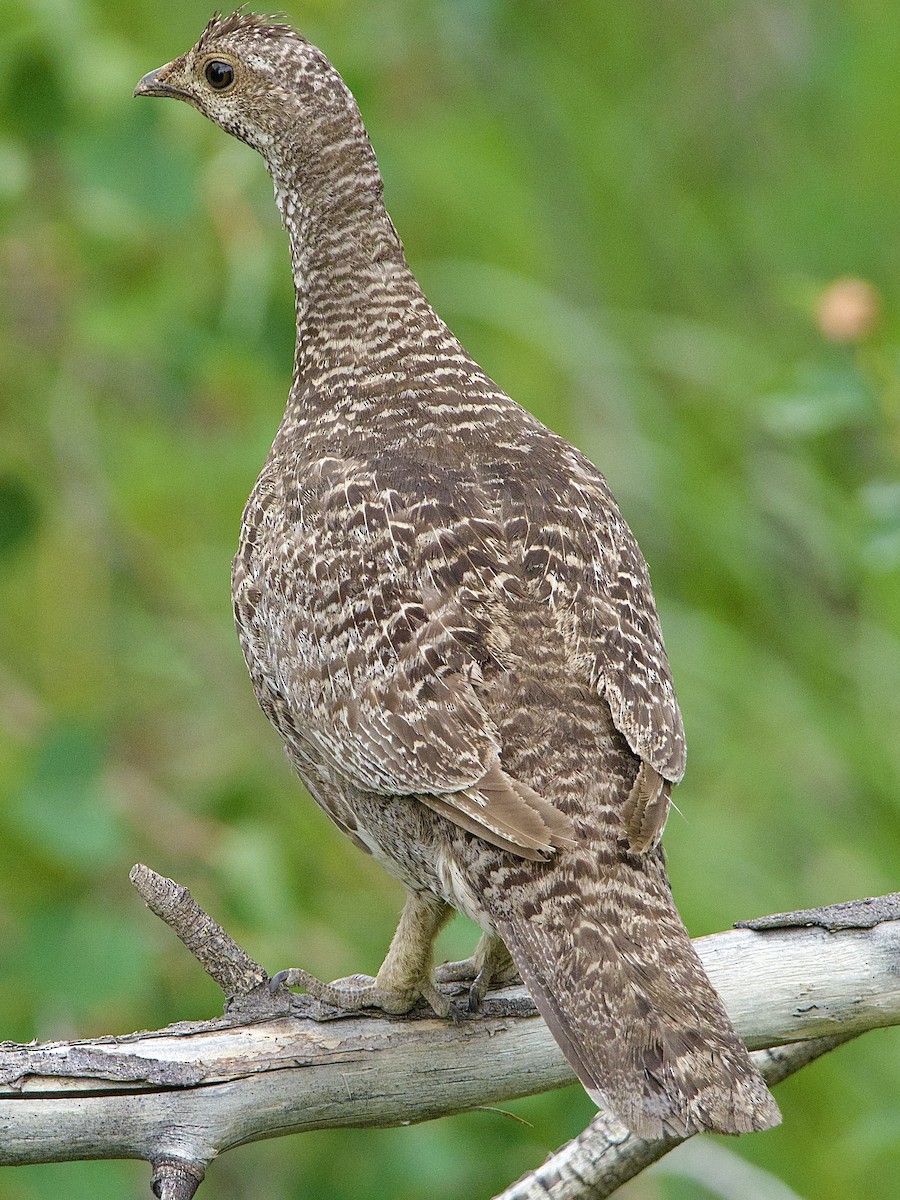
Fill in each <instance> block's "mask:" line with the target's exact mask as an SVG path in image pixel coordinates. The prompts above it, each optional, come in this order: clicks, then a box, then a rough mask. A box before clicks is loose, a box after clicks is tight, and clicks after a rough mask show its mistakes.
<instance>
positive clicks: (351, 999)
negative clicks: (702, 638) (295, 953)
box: [271, 892, 453, 1017]
mask: <svg viewBox="0 0 900 1200" xmlns="http://www.w3.org/2000/svg"><path fill="white" fill-rule="evenodd" d="M452 911H453V910H452V909H451V907H450V905H449V904H446V903H445V902H444V901H443V900H439V899H438V897H437V896H434V895H432V894H431V893H430V892H409V893H407V897H406V903H405V904H404V906H403V912H402V914H401V916H400V923H399V925H398V926H397V929H396V932H395V933H394V936H393V938H392V939H391V945H390V948H389V950H388V952H387V955H386V956H385V959H384V962H383V963H382V964H381V968H380V969H379V971H378V974H377V975H376V976H375V978H374V979H373V978H372V976H371V975H350V976H348V977H347V978H346V979H336V980H335V981H334V982H333V983H323V982H322V981H321V980H320V979H316V978H315V977H314V976H312V975H309V974H307V972H306V971H304V970H302V969H300V968H298V967H292V968H290V969H288V970H287V971H279V972H278V974H277V975H275V976H274V977H273V978H272V981H271V986H272V987H273V988H275V987H278V986H279V984H284V985H285V986H286V987H302V988H303V989H304V991H306V992H308V993H309V994H310V995H311V996H315V998H316V999H317V1000H322V1001H323V1002H324V1003H325V1004H331V1005H333V1006H334V1007H335V1008H343V1009H347V1010H355V1009H358V1008H380V1009H382V1011H383V1012H386V1013H405V1012H409V1010H410V1009H411V1008H412V1006H413V1005H414V1004H415V1002H416V1001H417V1000H418V998H419V997H420V996H424V997H425V999H426V1000H427V1001H428V1003H429V1004H430V1005H431V1007H432V1008H433V1009H434V1011H435V1012H436V1013H437V1014H438V1016H440V1017H446V1016H449V1015H450V1012H451V1010H452V1006H451V1003H450V1000H449V999H448V998H447V997H446V996H445V995H444V994H443V993H442V992H440V991H438V989H437V987H436V986H435V982H434V973H433V970H432V963H433V952H434V939H435V938H436V937H437V935H438V933H439V932H440V929H441V927H442V926H443V925H444V924H445V922H446V921H447V919H448V918H449V917H450V915H451V913H452Z"/></svg>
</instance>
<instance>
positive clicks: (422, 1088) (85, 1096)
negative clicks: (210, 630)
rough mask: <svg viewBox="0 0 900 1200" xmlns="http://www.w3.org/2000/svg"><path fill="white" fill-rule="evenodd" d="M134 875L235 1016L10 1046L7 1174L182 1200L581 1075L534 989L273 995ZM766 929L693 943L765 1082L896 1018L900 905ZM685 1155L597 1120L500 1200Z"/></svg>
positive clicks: (872, 904) (605, 1191)
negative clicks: (138, 1181)
mask: <svg viewBox="0 0 900 1200" xmlns="http://www.w3.org/2000/svg"><path fill="white" fill-rule="evenodd" d="M132 878H133V881H134V882H135V885H136V886H137V887H138V890H139V891H140V892H141V894H142V895H143V896H144V899H145V900H146V901H147V903H148V904H149V905H150V907H151V908H152V909H153V910H154V911H155V912H157V913H158V914H159V915H160V916H161V917H162V918H163V920H165V921H166V922H167V923H168V924H169V925H170V926H171V927H172V928H173V929H174V930H175V931H176V932H177V933H178V935H179V937H181V938H182V940H183V941H184V942H185V944H186V945H187V946H188V947H189V949H191V951H192V953H193V954H194V955H195V957H196V958H197V959H198V961H199V962H200V963H201V965H202V966H203V967H204V969H205V970H207V971H208V972H209V974H210V975H212V977H213V978H214V979H215V980H216V982H217V983H219V985H220V986H221V987H223V989H224V990H226V991H227V992H230V993H231V998H230V999H229V1001H228V1003H227V1004H226V1009H225V1013H224V1015H223V1016H222V1017H219V1018H217V1019H215V1020H212V1021H206V1022H198V1023H181V1024H177V1025H173V1026H169V1027H168V1028H167V1029H162V1030H159V1031H156V1032H153V1033H136V1034H129V1035H127V1036H124V1037H109V1038H99V1039H95V1040H92V1041H76V1042H55V1043H48V1044H44V1045H35V1044H31V1045H24V1046H23V1045H16V1044H13V1043H3V1044H0V1165H8V1164H18V1163H35V1162H57V1161H65V1160H71V1159H78V1158H121V1157H135V1158H145V1159H147V1160H148V1161H150V1162H151V1163H152V1164H153V1168H154V1175H153V1187H154V1191H155V1193H156V1194H157V1195H158V1196H162V1197H168V1200H186V1198H189V1197H190V1196H192V1195H193V1194H194V1191H195V1190H196V1188H197V1186H198V1185H199V1183H200V1181H201V1180H202V1178H203V1172H204V1171H205V1169H206V1167H207V1166H208V1164H209V1163H210V1162H211V1161H212V1159H213V1158H215V1156H216V1155H217V1154H220V1153H222V1152H223V1151H225V1150H227V1149H230V1148H231V1147H233V1146H236V1145H239V1144H242V1143H244V1142H248V1141H253V1140H256V1139H258V1138H262V1137H272V1136H274V1135H277V1134H284V1133H294V1132H300V1131H303V1130H308V1129H323V1128H334V1127H343V1126H387V1125H398V1124H403V1123H408V1122H415V1121H424V1120H428V1119H430V1118H432V1117H437V1116H443V1115H446V1114H448V1113H453V1112H460V1111H462V1110H464V1109H467V1108H472V1107H475V1106H478V1105H484V1104H492V1103H496V1102H498V1101H502V1100H508V1099H511V1098H513V1097H517V1096H525V1095H531V1094H532V1093H535V1092H539V1091H544V1090H547V1089H549V1088H554V1087H560V1086H562V1085H563V1084H566V1083H568V1082H570V1081H571V1079H572V1075H571V1072H570V1070H569V1067H568V1066H567V1064H566V1062H565V1060H564V1058H563V1057H562V1054H561V1052H560V1051H559V1050H558V1048H557V1046H556V1044H555V1042H554V1041H553V1039H552V1038H551V1037H550V1034H549V1033H548V1031H547V1029H546V1027H545V1026H544V1024H543V1022H542V1021H541V1020H540V1019H539V1018H538V1017H537V1016H536V1013H535V1009H534V1006H533V1005H532V1003H531V1001H530V999H529V998H528V995H527V993H526V992H525V991H524V989H522V988H507V989H504V990H503V991H500V992H497V993H493V994H491V995H489V996H488V998H487V1000H486V1002H485V1007H484V1011H483V1012H482V1013H481V1014H479V1015H478V1016H477V1017H474V1018H468V1019H466V1018H463V1019H461V1020H460V1021H458V1022H456V1023H450V1022H445V1021H440V1020H437V1019H435V1018H434V1016H433V1015H432V1014H430V1013H429V1012H426V1011H424V1010H421V1009H420V1010H417V1011H414V1012H413V1013H412V1014H410V1016H409V1017H405V1018H387V1017H384V1016H383V1015H381V1014H379V1015H365V1014H356V1015H349V1016H348V1015H347V1014H344V1013H339V1012H337V1011H336V1010H328V1009H326V1008H325V1007H324V1006H323V1005H321V1004H319V1003H318V1002H317V1001H315V1000H313V999H311V998H309V997H307V996H293V995H290V994H288V993H286V992H284V991H283V990H279V991H278V992H276V993H274V994H273V993H272V992H271V991H270V989H269V987H268V982H267V979H268V977H267V976H266V973H265V971H264V970H263V969H262V967H260V966H259V965H258V964H257V963H255V962H253V960H252V959H250V958H249V956H247V955H246V954H245V953H244V952H243V951H242V950H241V949H240V947H238V946H237V945H236V944H235V943H234V942H233V940H232V939H231V938H230V937H229V936H228V934H226V933H225V932H224V930H222V929H221V927H220V926H219V925H217V924H216V923H215V921H213V920H212V919H211V918H210V917H209V916H208V915H207V914H206V913H204V912H203V910H202V909H201V908H200V907H199V906H198V905H197V904H196V903H195V902H194V901H193V899H192V898H191V896H190V894H189V893H188V892H187V890H186V889H184V888H179V887H178V885H176V884H174V883H172V881H170V880H165V879H163V878H162V877H161V876H158V875H156V874H155V873H154V872H152V871H149V870H148V869H147V868H145V867H138V868H135V871H134V872H132ZM751 924H753V923H751ZM758 924H759V923H757V925H758ZM762 924H763V925H765V928H759V927H755V928H742V929H734V930H729V931H727V932H725V933H720V934H715V935H713V936H711V937H707V938H701V939H699V940H698V941H697V943H696V945H697V949H698V951H699V953H700V955H701V957H702V959H703V961H704V965H705V966H706V969H707V970H708V972H709V974H710V976H711V978H712V980H713V983H714V984H715V985H716V987H717V988H718V990H719V991H720V993H721V994H722V996H723V999H724V1000H725V1004H726V1007H727V1008H728V1010H729V1012H730V1014H731V1016H732V1018H733V1020H734V1022H735V1024H736V1026H737V1029H738V1031H739V1032H740V1034H741V1035H742V1037H744V1039H745V1040H746V1041H747V1043H748V1045H749V1046H750V1047H751V1049H761V1048H764V1047H776V1046H785V1047H786V1048H785V1049H784V1050H779V1051H777V1052H775V1054H774V1055H773V1054H771V1053H770V1054H769V1055H768V1057H767V1058H766V1059H765V1060H764V1061H763V1062H762V1064H761V1065H762V1069H763V1072H764V1074H765V1075H766V1076H767V1078H769V1079H771V1080H772V1081H773V1082H775V1081H776V1080H777V1079H778V1078H783V1077H784V1076H785V1075H786V1074H790V1073H791V1072H792V1071H794V1070H796V1069H798V1068H799V1066H802V1065H804V1063H806V1062H809V1061H811V1059H812V1058H815V1057H817V1056H818V1055H819V1054H822V1053H824V1052H825V1051H826V1050H828V1049H831V1048H832V1047H833V1046H834V1045H837V1044H839V1043H840V1042H841V1041H844V1040H846V1039H847V1038H849V1037H852V1036H855V1035H856V1034H858V1033H862V1032H864V1031H865V1030H868V1029H873V1028H876V1027H878V1026H884V1025H893V1024H898V1023H900V895H893V896H889V897H882V898H880V899H879V900H877V901H861V902H856V903H854V904H852V905H836V906H833V907H832V908H828V909H823V910H815V911H814V912H810V913H805V914H804V913H801V914H796V913H795V914H786V915H781V916H779V917H778V918H767V919H766V920H765V921H764V922H763V923H762ZM788 1043H801V1044H799V1045H788ZM675 1144H677V1143H676V1142H675V1141H674V1140H672V1139H669V1140H666V1141H662V1142H642V1141H640V1140H639V1139H635V1138H632V1137H630V1136H629V1135H628V1134H627V1133H626V1131H625V1130H624V1129H622V1128H621V1126H618V1125H616V1123H615V1122H613V1121H611V1120H610V1119H609V1118H607V1117H605V1116H604V1115H603V1114H599V1115H598V1117H597V1118H596V1119H595V1120H594V1121H593V1122H592V1123H591V1125H590V1126H589V1127H588V1129H587V1130H585V1132H584V1133H583V1134H582V1135H581V1136H580V1137H579V1138H577V1139H576V1140H575V1142H572V1143H570V1144H569V1145H568V1146H566V1147H564V1148H563V1149H562V1150H561V1151H560V1152H558V1154H557V1155H555V1156H553V1158H552V1159H551V1160H550V1162H549V1163H548V1164H545V1167H544V1168H541V1169H539V1170H538V1171H536V1172H533V1173H532V1175H530V1176H528V1177H526V1179H525V1180H522V1181H521V1182H520V1183H519V1184H515V1185H513V1187H512V1188H510V1189H508V1190H507V1191H506V1192H505V1193H504V1194H503V1200H532V1198H536V1197H540V1198H541V1200H547V1198H548V1197H552V1198H553V1200H576V1198H577V1200H586V1198H587V1197H592V1198H599V1197H603V1196H607V1195H609V1194H610V1192H611V1191H612V1190H614V1188H615V1187H617V1186H618V1185H619V1184H620V1183H622V1182H624V1181H625V1179H628V1178H631V1177H632V1176H633V1175H634V1174H636V1173H637V1172H638V1171H640V1170H641V1169H643V1167H644V1166H646V1165H647V1164H648V1163H650V1162H652V1161H655V1160H656V1159H657V1158H659V1157H661V1156H662V1154H664V1153H666V1151H667V1150H669V1149H671V1148H672V1146H674V1145H675ZM579 1188H580V1189H581V1190H579ZM554 1189H555V1190H554ZM586 1189H587V1190H586Z"/></svg>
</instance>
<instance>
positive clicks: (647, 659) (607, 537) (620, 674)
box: [496, 435, 686, 851]
mask: <svg viewBox="0 0 900 1200" xmlns="http://www.w3.org/2000/svg"><path fill="white" fill-rule="evenodd" d="M551 437H552V439H553V441H554V442H555V443H556V453H555V454H554V455H552V456H547V461H548V462H549V463H551V464H552V466H551V467H549V468H548V469H547V471H546V474H545V477H544V479H543V480H542V484H541V486H540V487H539V488H535V487H533V486H529V484H528V482H527V474H526V472H525V471H524V470H523V469H522V468H523V466H524V464H520V465H519V467H518V468H516V467H515V466H514V467H513V469H512V470H511V471H509V472H508V473H507V474H506V477H505V478H503V479H502V480H498V481H497V483H496V488H497V492H498V494H499V495H500V496H502V500H501V512H502V514H503V526H504V529H505V531H506V533H507V537H515V538H516V539H517V540H518V541H519V543H520V544H521V546H522V563H523V568H522V573H523V578H524V580H525V582H526V583H527V585H528V586H529V587H530V588H531V589H532V590H533V592H534V593H535V594H536V595H537V596H538V597H539V598H541V599H543V600H545V601H546V602H547V603H548V604H550V605H551V606H552V607H553V608H554V610H555V611H556V612H557V614H558V617H559V620H560V622H561V624H562V626H563V627H564V628H565V627H568V629H569V631H570V633H569V639H570V644H571V646H572V656H573V659H574V660H576V661H577V663H578V664H579V669H581V667H582V666H583V668H584V669H586V670H587V672H588V674H589V676H590V679H591V682H592V684H593V686H594V687H596V689H597V690H598V691H599V692H600V693H601V694H602V696H603V697H604V699H605V700H606V703H607V704H608V705H609V709H610V712H611V714H612V718H613V722H614V724H615V726H616V728H617V729H618V730H619V732H620V733H621V734H622V735H623V736H624V738H625V740H626V741H627V743H628V745H629V747H630V749H631V750H632V752H633V753H634V754H635V755H636V756H637V757H638V758H639V759H640V760H641V767H640V770H639V772H638V775H637V778H636V779H635V782H634V786H633V788H632V790H631V794H630V795H629V797H628V798H627V801H626V804H625V807H624V810H623V818H624V820H625V823H626V829H627V832H628V836H629V840H630V842H631V845H632V848H633V849H635V850H638V851H643V850H647V849H650V848H652V847H653V846H654V845H656V844H657V842H658V841H659V838H660V837H661V835H662V830H663V827H664V825H665V822H666V817H667V815H668V809H669V793H670V791H671V786H672V784H674V783H677V782H678V781H679V780H680V779H681V777H682V776H683V774H684V768H685V758H686V747H685V738H684V727H683V725H682V719H681V711H680V709H679V706H678V701H677V699H676V697H675V689H674V686H673V684H672V676H671V673H670V671H669V663H668V658H667V656H666V650H665V646H664V644H663V637H662V630H661V629H660V624H659V617H658V615H657V611H656V604H655V602H654V599H653V592H652V589H651V586H650V578H649V574H648V571H647V564H646V562H645V561H644V557H643V555H642V554H641V551H640V549H639V548H638V546H637V543H636V542H635V540H634V537H633V535H632V533H631V531H630V529H629V528H628V526H627V525H626V523H625V520H624V518H623V517H622V515H621V513H620V512H619V509H618V507H617V505H616V503H615V500H614V499H613V497H612V494H611V492H610V491H609V488H608V486H607V484H606V481H605V480H604V479H603V476H602V475H601V474H600V473H599V471H598V470H597V469H596V467H594V465H593V464H592V463H591V462H590V461H589V460H588V459H587V458H585V457H584V455H582V454H581V453H580V452H579V451H577V450H575V449H574V448H573V447H571V446H569V445H568V443H566V442H564V441H562V439H556V438H555V436H553V435H551Z"/></svg>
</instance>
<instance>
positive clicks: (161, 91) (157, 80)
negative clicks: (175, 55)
mask: <svg viewBox="0 0 900 1200" xmlns="http://www.w3.org/2000/svg"><path fill="white" fill-rule="evenodd" d="M174 65H175V64H174V63H166V65H165V66H164V67H157V68H156V70H155V71H149V72H148V73H147V74H146V75H145V76H144V78H143V79H142V80H141V81H140V83H139V84H138V85H137V87H136V88H135V89H134V94H135V96H171V97H173V98H174V99H175V100H187V101H188V102H190V100H191V97H190V96H189V95H188V94H187V92H183V91H182V90H181V89H180V88H176V87H171V86H170V85H169V84H168V83H166V76H167V75H168V73H169V71H170V70H171V68H172V67H173V66H174Z"/></svg>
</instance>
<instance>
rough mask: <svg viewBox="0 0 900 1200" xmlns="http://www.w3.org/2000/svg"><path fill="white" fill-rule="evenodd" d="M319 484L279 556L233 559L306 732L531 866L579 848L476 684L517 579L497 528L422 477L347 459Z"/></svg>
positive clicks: (357, 773) (270, 671)
mask: <svg viewBox="0 0 900 1200" xmlns="http://www.w3.org/2000/svg"><path fill="white" fill-rule="evenodd" d="M318 476H319V478H318V479H317V480H314V479H307V483H312V484H314V485H315V484H318V486H316V487H314V488H308V489H307V492H308V495H309V496H310V497H312V499H310V500H309V501H308V504H307V507H308V508H309V509H310V513H309V514H308V518H307V519H304V517H303V514H302V512H301V509H302V505H303V499H302V495H301V493H300V492H299V491H298V500H297V504H298V506H299V507H298V509H297V511H298V513H300V518H301V519H300V520H292V521H288V522H286V523H285V524H284V525H283V526H282V527H281V529H280V531H279V536H278V537H276V538H271V537H270V538H269V539H268V541H267V544H268V545H273V546H275V547H277V549H276V551H275V552H271V553H269V554H268V557H266V558H265V559H264V561H263V562H262V563H261V562H260V560H259V559H257V558H254V557H253V550H252V545H251V547H250V551H249V553H248V558H247V561H246V562H243V561H239V560H236V561H235V608H236V612H238V614H239V616H238V623H239V625H241V626H242V628H243V630H244V636H245V637H247V638H250V639H252V641H253V642H254V653H253V655H252V657H253V658H254V659H255V660H256V661H257V662H259V661H265V662H266V663H267V668H266V672H265V675H266V679H265V687H266V688H267V689H268V690H269V691H270V692H273V693H275V694H276V695H277V696H278V697H279V701H280V702H281V703H283V704H284V706H285V707H286V709H287V710H288V712H289V713H290V715H291V721H292V724H293V727H294V729H295V731H296V732H297V734H298V735H299V736H300V737H301V738H302V739H303V740H305V741H306V742H307V743H308V744H309V745H310V746H312V747H313V748H314V749H315V751H316V752H317V756H318V757H320V758H321V759H323V760H324V761H325V762H326V763H327V764H328V766H329V768H330V769H331V770H332V771H333V772H335V773H336V774H337V775H338V776H339V777H341V778H343V779H345V780H347V781H348V782H350V783H351V784H353V785H354V786H356V787H359V788H361V789H364V790H366V791H370V792H376V793H383V794H385V795H409V796H415V797H417V798H418V799H419V800H421V801H422V802H424V803H425V804H427V805H428V806H429V807H431V808H433V809H435V810H436V811H438V812H440V813H442V814H443V815H445V816H447V817H449V818H450V819H451V820H453V821H455V822H456V823H457V824H458V825H460V826H462V827H463V828H464V829H467V830H469V831H471V832H473V833H476V834H478V835H479V836H481V837H483V838H485V839H486V840H487V841H489V842H492V843H494V844H495V845H498V846H501V847H502V848H504V849H509V850H512V851H514V852H515V853H517V854H519V855H521V856H523V857H528V858H541V857H544V856H545V855H546V854H548V853H549V852H550V851H552V849H553V848H554V847H556V846H559V845H561V844H564V843H565V842H567V841H571V839H572V833H573V830H572V825H571V822H570V820H569V818H568V817H566V816H564V815H563V814H562V813H561V812H559V811H558V810H557V809H555V808H554V807H553V806H552V805H551V804H550V803H548V802H547V801H546V800H544V799H543V798H542V797H541V796H539V795H538V794H537V792H535V791H534V790H533V789H532V788H531V787H530V786H529V785H528V784H526V783H524V782H522V781H520V780H517V779H513V778H511V777H510V776H509V775H508V774H507V773H506V772H505V771H504V770H503V768H502V765H501V761H500V756H501V751H502V747H501V745H500V740H499V737H498V733H497V730H496V727H495V726H494V724H493V722H492V721H491V719H490V717H489V716H488V714H487V713H486V711H485V709H484V707H483V706H482V704H481V701H480V699H479V697H478V694H477V691H476V687H475V686H473V684H475V683H477V682H478V678H479V675H480V667H479V664H478V655H479V653H481V651H479V650H477V649H475V647H478V646H481V645H482V642H483V637H482V633H483V630H482V628H481V625H482V624H483V621H484V617H483V609H484V604H485V597H486V593H487V592H490V593H492V594H493V593H496V592H498V591H502V589H503V587H504V583H505V582H507V580H506V577H505V575H504V573H503V572H502V571H501V570H500V569H499V563H500V561H501V558H502V556H501V554H500V552H499V551H498V550H493V551H492V550H490V549H488V548H487V547H486V542H487V541H488V540H489V538H490V537H491V535H492V533H494V532H495V531H493V530H492V529H490V528H489V523H488V522H486V521H482V522H478V521H473V520H472V519H471V516H470V515H466V516H460V515H459V513H458V512H457V511H455V510H454V508H453V506H452V505H448V504H447V503H441V502H439V501H437V500H434V499H431V498H429V499H423V498H422V491H423V490H424V493H425V495H431V494H432V493H431V492H430V490H429V489H428V488H427V487H424V486H423V484H422V481H421V480H418V481H417V489H415V491H416V493H417V494H416V498H415V499H413V500H411V499H410V498H409V497H410V490H406V489H404V491H398V490H397V489H396V488H394V487H390V486H383V485H382V483H381V482H380V481H379V479H378V478H377V476H376V475H375V474H374V472H371V471H369V470H368V469H367V468H364V467H362V466H355V465H354V464H353V463H350V462H348V461H347V460H343V461H326V462H323V463H321V464H319V468H318ZM313 508H314V509H315V512H314V513H313V512H312V511H311V510H312V509H313ZM260 573H262V574H263V575H264V577H265V578H264V581H263V580H259V579H258V576H259V574H260ZM254 576H256V577H257V578H256V579H254V578H253V577H254ZM257 690H258V691H260V688H259V687H258V688H257ZM288 736H289V734H288Z"/></svg>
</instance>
